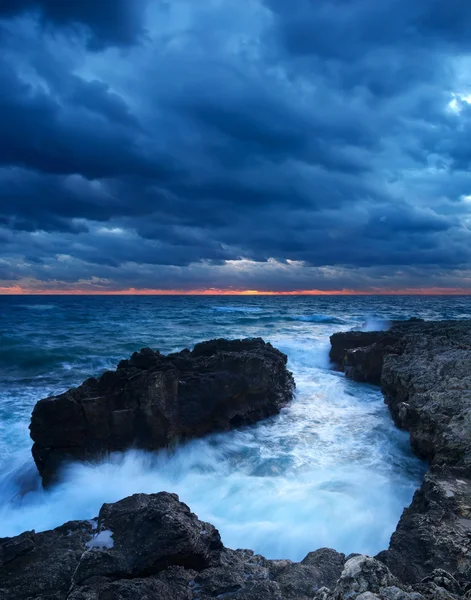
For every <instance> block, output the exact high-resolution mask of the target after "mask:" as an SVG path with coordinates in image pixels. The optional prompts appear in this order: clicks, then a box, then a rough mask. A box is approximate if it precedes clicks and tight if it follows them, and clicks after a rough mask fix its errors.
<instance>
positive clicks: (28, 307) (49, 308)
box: [18, 304, 56, 310]
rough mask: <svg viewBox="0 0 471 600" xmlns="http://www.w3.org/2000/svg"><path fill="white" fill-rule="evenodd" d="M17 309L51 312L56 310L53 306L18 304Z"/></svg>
mask: <svg viewBox="0 0 471 600" xmlns="http://www.w3.org/2000/svg"><path fill="white" fill-rule="evenodd" d="M18 307H19V308H27V309H29V310H52V309H53V308H56V305H55V304H18Z"/></svg>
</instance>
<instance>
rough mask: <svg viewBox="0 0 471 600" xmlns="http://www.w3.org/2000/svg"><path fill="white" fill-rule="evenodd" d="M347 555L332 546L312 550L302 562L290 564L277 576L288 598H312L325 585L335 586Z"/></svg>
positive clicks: (285, 596) (283, 592)
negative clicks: (332, 548) (331, 547)
mask: <svg viewBox="0 0 471 600" xmlns="http://www.w3.org/2000/svg"><path fill="white" fill-rule="evenodd" d="M344 563H345V555H344V554H341V553H340V552H336V551H335V550H331V549H330V548H321V549H319V550H316V551H315V552H310V553H309V554H308V555H307V556H306V557H305V558H304V559H303V560H302V561H301V562H300V563H291V564H288V565H287V566H286V567H285V568H284V569H282V570H281V572H280V573H279V575H277V576H276V577H275V581H276V582H277V583H278V585H279V586H280V589H281V591H282V594H283V598H284V599H286V600H311V599H312V597H313V596H314V594H315V593H316V592H317V591H318V590H320V589H321V588H323V587H328V588H330V587H334V585H335V583H336V582H337V579H338V578H339V577H340V574H341V572H342V569H343V566H344Z"/></svg>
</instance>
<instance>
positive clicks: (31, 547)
mask: <svg viewBox="0 0 471 600" xmlns="http://www.w3.org/2000/svg"><path fill="white" fill-rule="evenodd" d="M0 557H1V561H0V599H1V600H33V599H34V600H211V599H214V598H220V599H223V600H313V599H314V598H316V599H317V598H318V599H322V600H330V599H331V600H341V599H344V598H345V599H355V598H360V599H361V600H368V599H371V598H382V599H388V600H422V599H428V598H430V599H432V598H437V599H443V600H453V599H456V598H459V597H460V596H462V595H463V593H464V589H463V587H462V585H461V584H460V583H459V582H458V581H457V580H456V579H455V578H453V576H452V575H450V574H449V573H447V572H446V571H443V570H442V571H435V572H433V573H432V574H431V575H430V576H429V577H428V578H426V579H425V580H424V581H423V582H421V583H420V584H418V585H417V586H409V585H407V584H404V583H401V582H400V581H399V580H398V579H397V578H396V577H395V576H394V575H392V574H391V572H390V571H389V570H388V568H387V567H386V566H385V565H384V564H383V563H382V562H379V561H377V560H375V559H373V558H370V557H367V556H361V555H357V556H352V557H348V559H346V558H345V556H344V555H343V554H340V553H338V552H335V550H330V549H327V548H322V549H320V550H317V551H315V552H311V553H310V554H308V555H307V556H306V558H305V559H304V560H302V561H301V562H300V563H293V562H291V561H289V560H267V559H265V558H264V557H263V556H259V555H254V553H253V552H251V551H250V550H229V549H228V548H225V547H224V546H223V545H222V543H221V539H220V537H219V533H218V532H217V530H216V529H215V528H214V527H213V526H212V525H210V524H209V523H204V522H202V521H200V520H198V518H197V517H196V515H194V514H193V513H191V511H190V509H189V508H188V506H186V505H185V504H183V503H181V502H179V500H178V497H177V496H175V495H174V494H168V493H166V492H161V493H159V494H152V495H146V494H136V495H134V496H131V497H129V498H125V499H124V500H121V501H120V502H116V503H115V504H104V505H103V507H102V508H101V510H100V514H99V515H98V517H97V518H96V519H93V520H90V521H72V522H70V523H66V524H65V525H63V526H62V527H59V528H57V529H54V530H53V531H46V532H43V533H37V534H36V533H34V531H31V532H26V533H23V534H21V535H20V536H17V537H15V538H6V539H0Z"/></svg>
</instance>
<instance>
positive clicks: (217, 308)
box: [212, 306, 263, 313]
mask: <svg viewBox="0 0 471 600" xmlns="http://www.w3.org/2000/svg"><path fill="white" fill-rule="evenodd" d="M212 310H215V311H217V312H227V313H233V312H261V311H262V310H263V309H262V308H258V307H256V306H213V307H212Z"/></svg>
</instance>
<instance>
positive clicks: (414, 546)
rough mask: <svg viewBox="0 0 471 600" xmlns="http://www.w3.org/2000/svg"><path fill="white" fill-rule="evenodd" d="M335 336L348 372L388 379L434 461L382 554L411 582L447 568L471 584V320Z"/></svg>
mask: <svg viewBox="0 0 471 600" xmlns="http://www.w3.org/2000/svg"><path fill="white" fill-rule="evenodd" d="M331 341H332V352H331V357H332V359H333V360H335V361H337V363H339V365H340V366H341V367H343V369H344V370H345V374H346V376H347V377H351V378H352V379H355V380H358V381H367V382H370V383H380V384H381V386H382V389H383V392H384V395H385V402H386V404H387V405H388V406H389V409H390V411H391V414H392V416H393V418H394V420H395V422H396V424H397V425H398V426H399V427H402V428H405V429H407V430H408V431H409V432H410V438H411V445H412V448H413V450H414V451H415V452H416V453H417V454H418V455H419V456H420V457H422V458H425V459H427V460H428V461H429V462H430V464H431V468H430V470H429V471H428V473H427V475H426V476H425V479H424V482H423V484H422V486H421V488H420V489H419V490H418V491H417V492H416V494H415V495H414V499H413V501H412V504H411V505H410V506H409V507H408V508H406V509H405V511H404V513H403V515H402V517H401V520H400V521H399V524H398V526H397V529H396V532H395V533H394V534H393V536H392V538H391V544H390V547H389V550H387V551H385V552H382V553H380V555H379V556H378V558H380V559H381V560H382V561H384V562H385V563H386V564H387V565H388V567H389V568H390V570H391V571H392V572H393V573H394V574H395V575H397V576H398V577H399V578H400V579H401V580H403V581H407V582H411V583H418V582H419V581H421V580H422V579H423V578H427V577H431V576H432V574H433V573H434V572H435V571H436V570H437V569H438V570H440V569H441V570H444V571H445V572H447V573H448V574H447V577H448V576H450V577H454V580H456V581H458V582H459V583H460V585H461V586H464V587H465V588H466V586H467V585H468V584H469V583H471V322H470V321H439V322H418V321H408V322H404V323H401V324H399V323H395V324H393V326H392V327H391V329H390V330H388V331H385V332H368V333H362V332H345V333H339V334H335V335H334V336H332V338H331ZM355 343H356V344H358V346H357V347H355ZM342 355H343V356H342ZM450 573H451V575H450ZM426 583H427V585H428V584H429V583H430V581H429V580H427V582H426ZM424 585H425V584H424Z"/></svg>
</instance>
